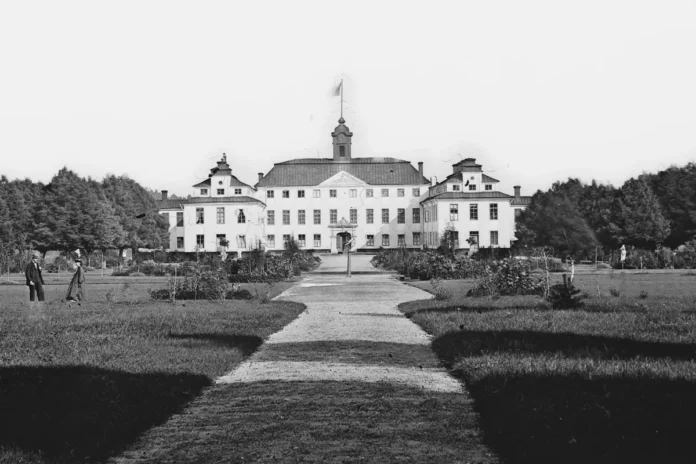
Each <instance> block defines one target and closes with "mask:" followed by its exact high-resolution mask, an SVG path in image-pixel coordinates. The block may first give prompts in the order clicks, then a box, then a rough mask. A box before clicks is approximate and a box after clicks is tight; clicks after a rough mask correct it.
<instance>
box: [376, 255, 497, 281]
mask: <svg viewBox="0 0 696 464" xmlns="http://www.w3.org/2000/svg"><path fill="white" fill-rule="evenodd" d="M372 265H373V266H375V267H382V268H385V269H392V270H395V271H397V272H398V273H400V274H403V275H405V276H407V277H410V278H411V279H419V280H431V279H443V280H450V279H467V278H473V277H476V276H478V275H479V274H480V273H481V272H482V270H483V268H484V265H483V263H481V262H479V261H475V260H473V259H470V258H469V257H467V256H465V255H454V256H449V257H448V256H445V255H443V254H441V253H437V252H435V251H432V250H426V251H408V250H405V249H400V250H380V251H379V253H377V255H376V256H375V257H374V258H372Z"/></svg>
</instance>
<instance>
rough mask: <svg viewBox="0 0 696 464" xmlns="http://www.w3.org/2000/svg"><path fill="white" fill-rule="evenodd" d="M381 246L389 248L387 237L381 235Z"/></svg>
mask: <svg viewBox="0 0 696 464" xmlns="http://www.w3.org/2000/svg"><path fill="white" fill-rule="evenodd" d="M382 246H389V235H387V234H384V235H382Z"/></svg>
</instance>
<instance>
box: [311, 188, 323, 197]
mask: <svg viewBox="0 0 696 464" xmlns="http://www.w3.org/2000/svg"><path fill="white" fill-rule="evenodd" d="M312 194H313V195H314V198H321V190H319V189H314V191H313V192H312Z"/></svg>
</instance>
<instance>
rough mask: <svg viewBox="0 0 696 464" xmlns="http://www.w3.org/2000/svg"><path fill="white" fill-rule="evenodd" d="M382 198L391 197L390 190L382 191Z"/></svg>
mask: <svg viewBox="0 0 696 464" xmlns="http://www.w3.org/2000/svg"><path fill="white" fill-rule="evenodd" d="M382 196H383V197H388V196H389V189H382Z"/></svg>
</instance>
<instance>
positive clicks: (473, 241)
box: [469, 230, 479, 245]
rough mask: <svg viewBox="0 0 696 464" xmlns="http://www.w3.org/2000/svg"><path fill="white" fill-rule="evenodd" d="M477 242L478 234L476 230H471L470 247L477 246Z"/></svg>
mask: <svg viewBox="0 0 696 464" xmlns="http://www.w3.org/2000/svg"><path fill="white" fill-rule="evenodd" d="M478 242H479V233H478V230H472V231H471V232H469V243H470V244H472V245H478Z"/></svg>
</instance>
